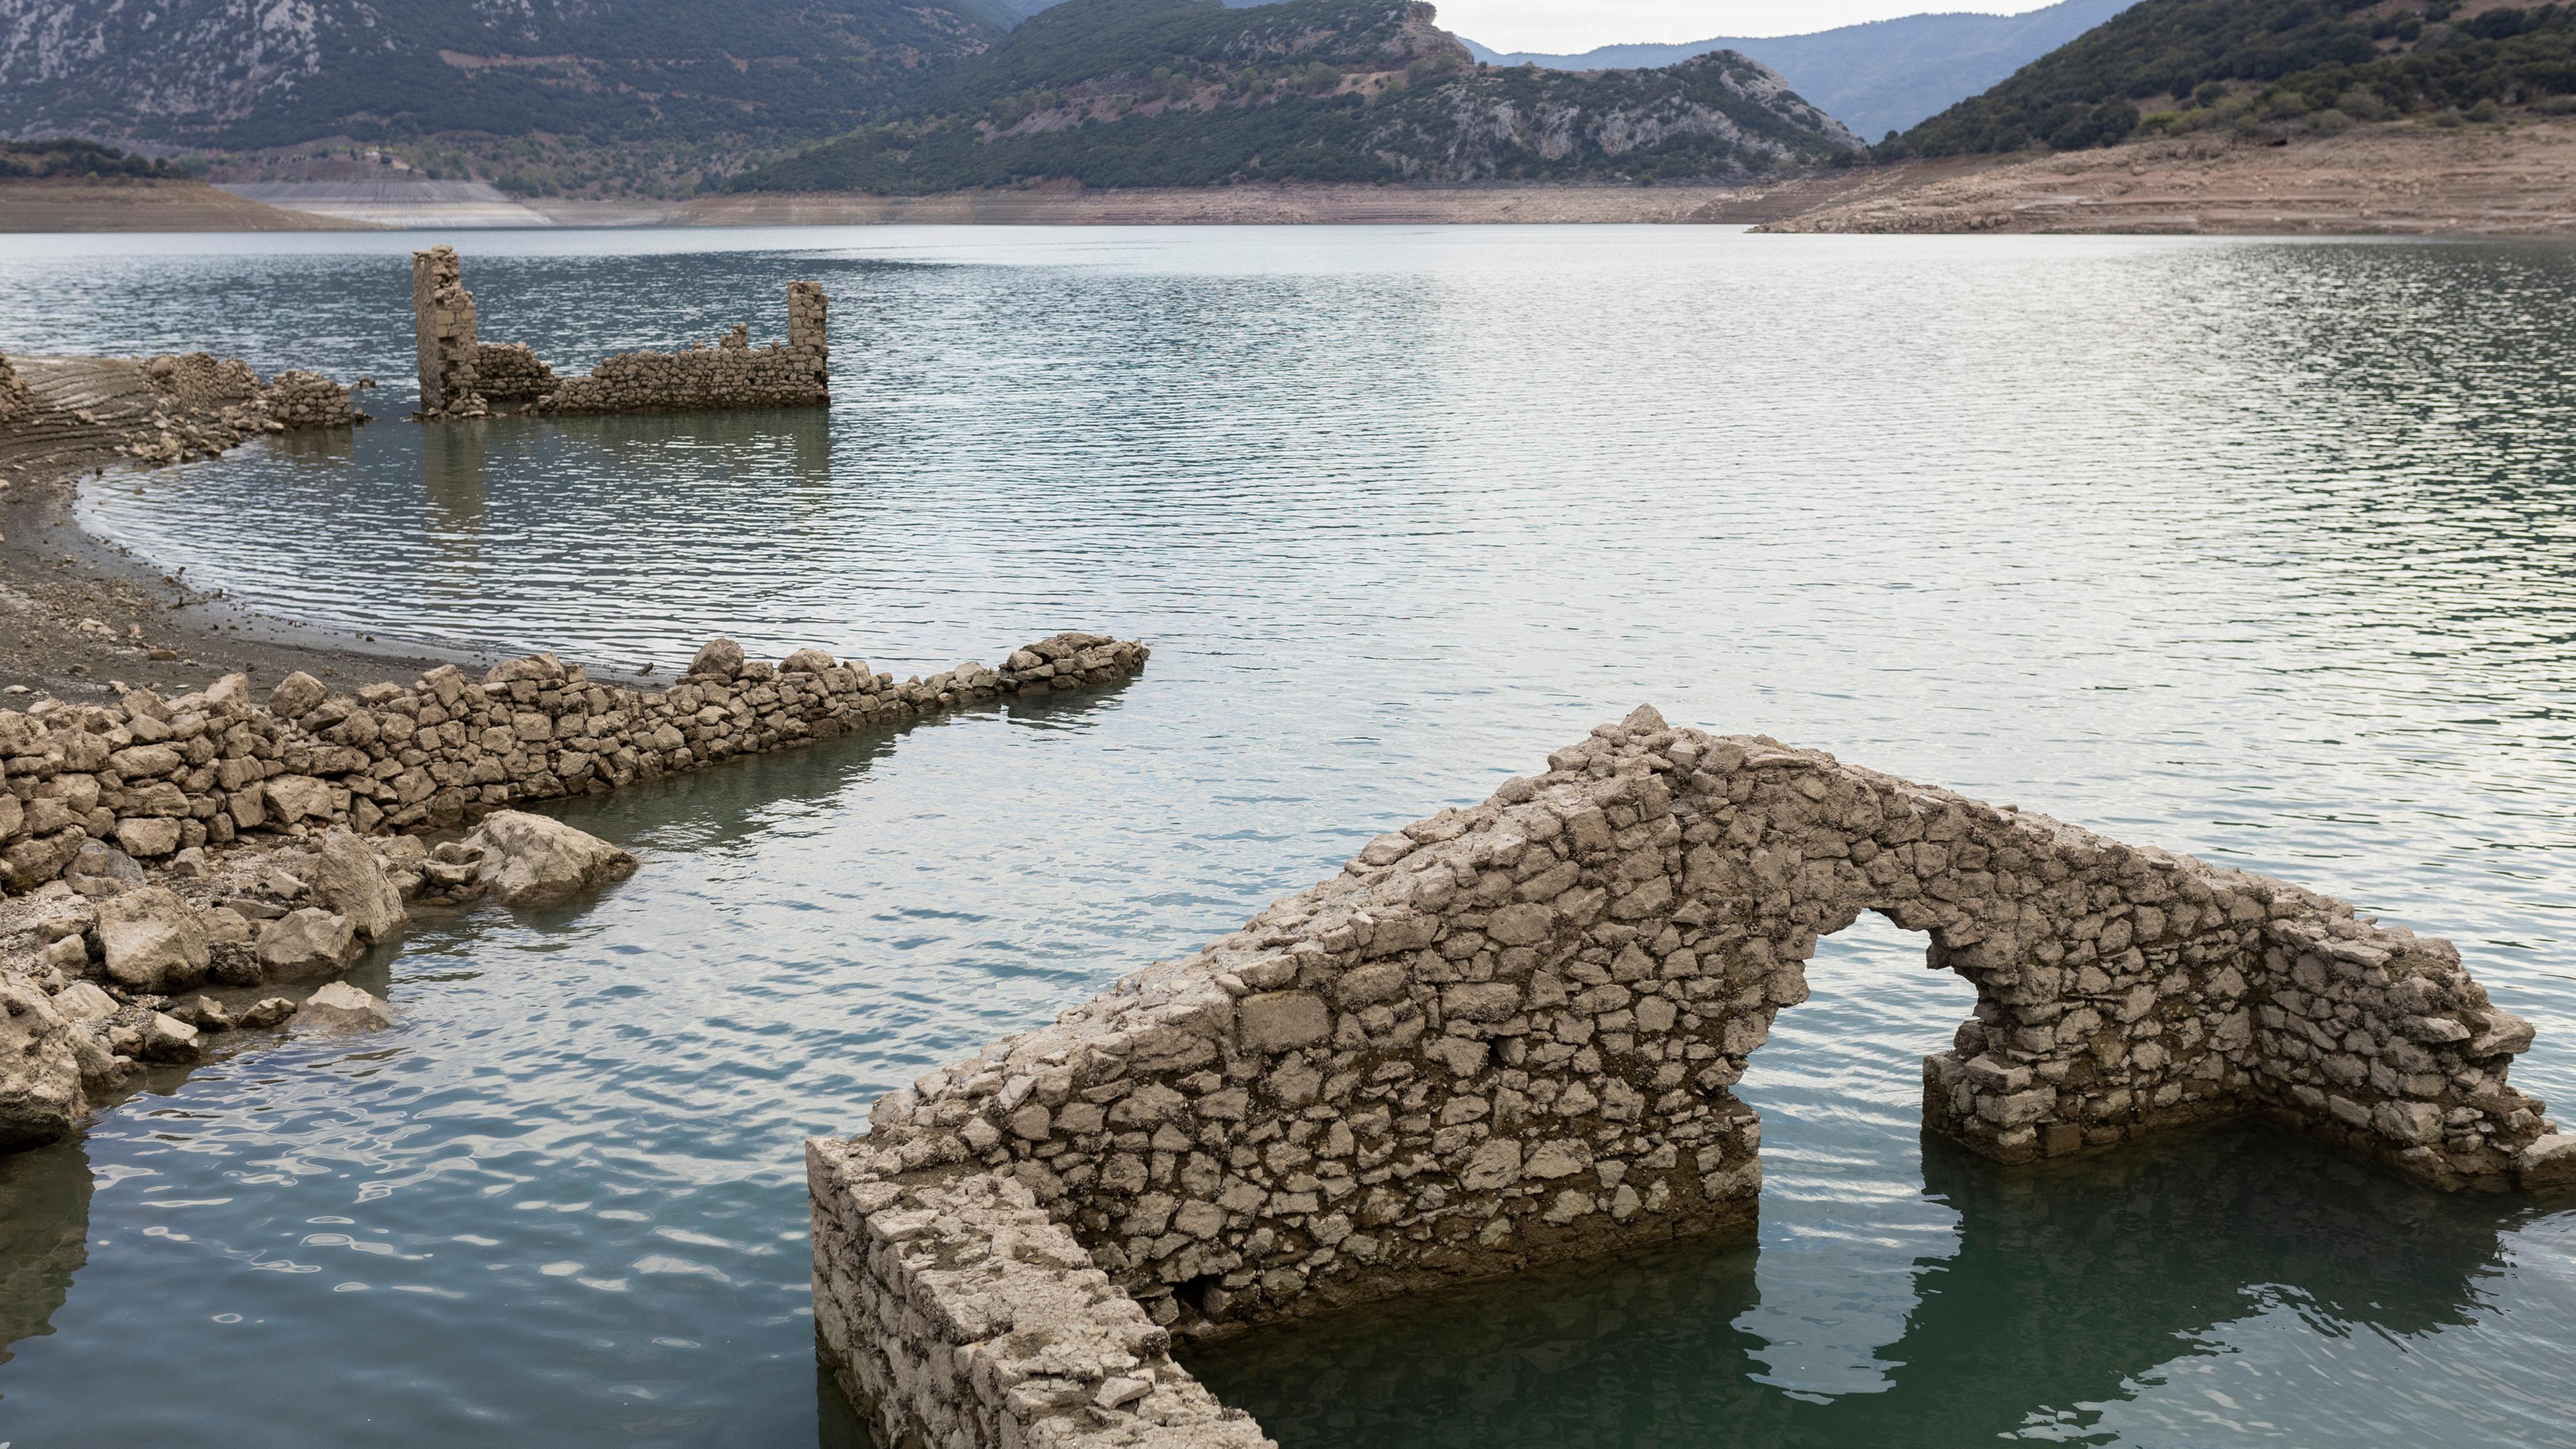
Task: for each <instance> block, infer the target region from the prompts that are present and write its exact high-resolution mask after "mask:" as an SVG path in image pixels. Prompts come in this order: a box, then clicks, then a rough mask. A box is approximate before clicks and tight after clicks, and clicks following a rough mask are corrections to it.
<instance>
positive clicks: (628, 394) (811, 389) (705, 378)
mask: <svg viewBox="0 0 2576 1449" xmlns="http://www.w3.org/2000/svg"><path fill="white" fill-rule="evenodd" d="M827 311H828V304H827V303H826V302H825V301H824V298H823V289H822V288H820V287H818V286H816V285H814V284H813V283H812V282H790V283H788V284H787V342H786V344H785V345H784V346H782V345H780V344H778V343H775V342H773V343H771V344H769V345H768V346H766V347H754V346H752V345H751V329H750V328H748V327H743V326H737V327H735V328H734V329H733V331H732V332H730V333H728V334H727V335H726V336H725V337H724V339H723V340H722V341H720V342H718V343H717V344H716V345H715V346H713V347H691V348H689V349H687V350H685V351H681V352H621V353H619V354H618V355H616V356H614V357H611V358H609V359H608V360H606V361H604V362H602V363H600V364H599V366H598V367H596V368H593V369H592V370H591V373H590V375H589V376H588V377H577V378H573V379H571V380H570V381H567V382H565V383H563V384H562V385H561V386H559V387H557V388H556V389H555V390H554V391H553V392H551V393H548V394H547V395H546V396H545V397H543V398H540V399H538V401H537V407H538V408H539V409H540V410H541V411H544V412H550V413H634V412H677V411H684V410H687V409H690V408H762V407H771V408H783V407H811V406H819V405H821V404H823V403H827V402H829V401H831V393H830V367H831V357H830V352H829V350H828V349H827V348H826V346H825V345H824V340H823V337H824V318H825V316H826V313H827Z"/></svg>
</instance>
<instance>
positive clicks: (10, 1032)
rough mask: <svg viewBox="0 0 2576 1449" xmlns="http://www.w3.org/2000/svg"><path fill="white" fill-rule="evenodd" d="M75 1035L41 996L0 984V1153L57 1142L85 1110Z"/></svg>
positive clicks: (25, 986)
mask: <svg viewBox="0 0 2576 1449" xmlns="http://www.w3.org/2000/svg"><path fill="white" fill-rule="evenodd" d="M79 1031H80V1029H79V1028H78V1027H76V1026H74V1025H73V1024H72V1023H71V1022H69V1021H66V1020H64V1019H63V1015H62V1013H60V1012H58V1011H56V1010H54V1007H53V1003H51V1002H49V1001H47V1000H46V999H45V995H44V993H43V992H41V991H38V990H37V989H36V988H34V987H33V986H30V985H28V984H26V983H25V982H22V981H14V980H6V979H0V1150H5V1151H15V1150H17V1149H19V1148H24V1147H34V1146H38V1145H40V1144H42V1143H46V1142H53V1141H57V1140H59V1139H60V1138H62V1137H64V1136H66V1135H68V1134H69V1133H70V1132H71V1130H72V1125H73V1124H74V1123H75V1122H77V1121H79V1120H80V1116H81V1114H82V1113H83V1112H86V1111H88V1110H89V1100H88V1098H87V1097H86V1096H84V1095H83V1093H82V1090H81V1066H80V1057H79V1055H78V1053H77V1050H76V1049H75V1046H74V1043H73V1038H74V1036H75V1034H76V1033H79Z"/></svg>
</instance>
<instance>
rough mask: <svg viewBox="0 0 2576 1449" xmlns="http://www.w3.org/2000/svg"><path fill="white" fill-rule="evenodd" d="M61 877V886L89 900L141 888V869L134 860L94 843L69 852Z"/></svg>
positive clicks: (107, 846) (111, 848)
mask: <svg viewBox="0 0 2576 1449" xmlns="http://www.w3.org/2000/svg"><path fill="white" fill-rule="evenodd" d="M62 875H63V883H64V884H66V885H68V886H70V887H71V888H72V889H73V890H74V891H75V892H77V893H79V894H81V895H84V896H90V897H93V898H96V897H105V896H112V895H117V894H119V893H121V892H124V891H128V890H131V889H133V888H134V887H136V886H139V885H141V884H143V867H142V866H141V865H140V864H138V863H136V861H135V859H134V857H132V856H130V855H127V854H126V853H125V852H124V851H122V850H119V849H117V848H116V847H115V846H113V845H103V844H101V843H99V842H97V841H95V840H93V841H89V842H87V843H85V844H83V845H82V846H81V847H80V848H79V849H78V850H76V851H74V852H73V854H72V857H71V859H70V860H69V861H68V862H67V863H65V864H64V866H63V868H62Z"/></svg>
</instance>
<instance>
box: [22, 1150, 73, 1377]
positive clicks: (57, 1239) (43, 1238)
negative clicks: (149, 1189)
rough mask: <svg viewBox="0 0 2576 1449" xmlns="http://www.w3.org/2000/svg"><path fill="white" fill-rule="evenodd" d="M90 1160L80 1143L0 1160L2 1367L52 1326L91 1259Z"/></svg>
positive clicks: (49, 1330) (24, 1153) (23, 1153)
mask: <svg viewBox="0 0 2576 1449" xmlns="http://www.w3.org/2000/svg"><path fill="white" fill-rule="evenodd" d="M89 1195H90V1170H89V1158H88V1157H87V1156H86V1155H85V1154H84V1153H83V1152H82V1151H81V1149H80V1144H79V1143H77V1142H63V1143H57V1144H55V1145H53V1146H51V1147H46V1148H41V1149H38V1150H37V1151H33V1152H21V1153H18V1154H16V1155H14V1156H9V1157H0V1363H6V1362H7V1361H8V1358H9V1354H8V1349H9V1346H10V1345H11V1344H14V1343H16V1342H17V1341H18V1340H20V1339H22V1338H28V1337H32V1336H34V1335H36V1334H40V1333H48V1332H51V1331H52V1329H51V1326H50V1324H49V1322H48V1320H49V1319H51V1318H52V1317H53V1313H54V1310H55V1309H57V1308H60V1307H62V1305H63V1300H64V1298H65V1297H67V1296H69V1294H70V1293H71V1286H72V1275H73V1274H74V1273H77V1272H79V1271H80V1266H81V1264H82V1263H84V1262H87V1261H88V1258H89Z"/></svg>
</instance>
